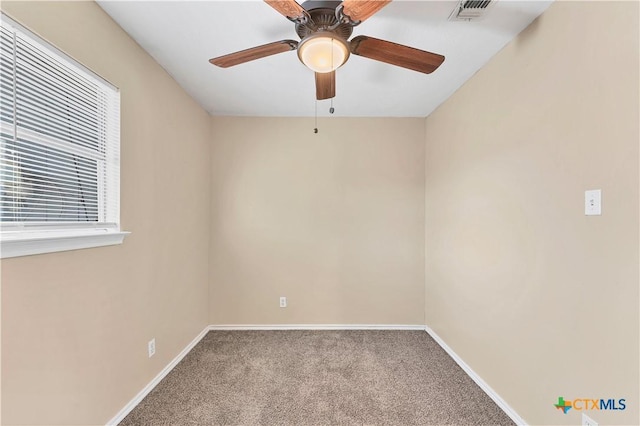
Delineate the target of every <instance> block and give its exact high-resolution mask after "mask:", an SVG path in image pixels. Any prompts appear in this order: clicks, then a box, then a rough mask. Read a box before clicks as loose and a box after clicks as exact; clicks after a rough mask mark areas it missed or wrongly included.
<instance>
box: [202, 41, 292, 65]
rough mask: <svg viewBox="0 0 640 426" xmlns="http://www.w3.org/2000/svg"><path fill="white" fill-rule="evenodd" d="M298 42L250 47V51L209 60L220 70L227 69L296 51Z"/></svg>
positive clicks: (278, 42)
mask: <svg viewBox="0 0 640 426" xmlns="http://www.w3.org/2000/svg"><path fill="white" fill-rule="evenodd" d="M297 47H298V42H297V41H294V40H280V41H275V42H273V43H269V44H263V45H262V46H257V47H252V48H251V49H246V50H241V51H240V52H235V53H229V54H228V55H224V56H218V57H217V58H213V59H209V62H211V63H212V64H213V65H217V66H219V67H221V68H229V67H232V66H234V65H238V64H243V63H245V62H249V61H253V60H255V59H260V58H264V57H266V56H271V55H275V54H277V53H284V52H288V51H290V50H296V48H297Z"/></svg>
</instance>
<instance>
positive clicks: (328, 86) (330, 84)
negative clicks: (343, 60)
mask: <svg viewBox="0 0 640 426" xmlns="http://www.w3.org/2000/svg"><path fill="white" fill-rule="evenodd" d="M335 96H336V72H335V71H331V72H324V73H319V72H317V73H316V99H317V100H319V101H321V100H323V99H330V98H333V97H335Z"/></svg>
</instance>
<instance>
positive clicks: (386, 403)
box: [121, 331, 513, 425]
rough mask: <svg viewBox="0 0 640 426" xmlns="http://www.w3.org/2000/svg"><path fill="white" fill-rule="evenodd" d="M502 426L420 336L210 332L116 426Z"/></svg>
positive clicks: (498, 415) (490, 405)
mask: <svg viewBox="0 0 640 426" xmlns="http://www.w3.org/2000/svg"><path fill="white" fill-rule="evenodd" d="M214 424H215V425H218V424H219V425H329V424H332V425H333V424H340V425H352V424H368V425H426V424H431V425H445V424H456V425H498V424H505V425H506V424H509V425H511V424H513V423H512V422H511V420H510V419H509V417H507V416H506V415H505V414H504V412H502V411H501V410H500V409H499V408H498V407H497V406H496V405H495V403H494V402H493V401H492V400H491V399H490V398H489V397H488V396H487V395H486V394H485V393H484V392H483V391H482V390H481V389H480V388H479V387H478V386H477V385H476V384H475V383H474V382H473V381H472V380H471V379H470V378H469V377H468V376H467V375H466V374H465V373H464V372H463V371H462V370H461V369H460V368H459V367H458V365H457V364H456V363H455V362H454V361H453V360H452V359H451V358H450V357H449V356H448V355H447V354H446V353H445V352H444V351H443V350H442V349H441V348H440V346H438V344H437V343H436V342H435V341H434V340H433V339H432V338H431V337H430V336H429V335H428V334H427V333H425V332H424V331H212V332H209V334H207V335H206V336H205V338H204V339H203V340H202V341H201V342H200V343H199V344H198V345H197V346H196V347H195V348H194V349H193V350H192V351H191V352H190V353H189V354H188V355H187V356H186V357H185V358H184V360H183V361H182V362H181V363H180V364H178V366H176V368H175V369H174V370H173V371H172V372H171V373H170V374H169V375H168V376H167V377H166V378H165V379H164V380H162V382H160V384H159V385H158V386H157V387H156V388H155V389H154V390H153V391H152V392H151V393H150V394H149V395H148V396H147V397H146V398H145V399H144V400H143V401H142V402H141V403H140V405H138V407H136V408H135V409H134V410H133V411H132V412H131V413H130V414H129V415H128V416H127V417H126V418H125V419H124V420H123V422H122V423H121V425H214Z"/></svg>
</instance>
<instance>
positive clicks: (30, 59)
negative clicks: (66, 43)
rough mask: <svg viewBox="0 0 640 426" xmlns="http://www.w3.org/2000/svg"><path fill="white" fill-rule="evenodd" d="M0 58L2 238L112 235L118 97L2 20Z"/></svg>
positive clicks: (115, 212) (116, 184) (115, 211)
mask: <svg viewBox="0 0 640 426" xmlns="http://www.w3.org/2000/svg"><path fill="white" fill-rule="evenodd" d="M0 54H1V58H0V59H1V61H0V156H1V158H0V209H1V211H0V221H1V222H2V227H3V230H7V229H8V230H11V229H13V228H34V229H37V228H44V229H51V228H53V229H57V228H69V227H71V228H73V227H95V226H99V227H114V228H117V227H118V226H119V225H118V224H119V211H120V208H119V207H120V206H119V198H120V196H119V188H120V178H119V175H120V94H119V91H118V90H117V89H116V88H114V87H113V86H111V85H110V84H108V83H107V82H105V81H104V80H102V79H101V78H100V77H98V76H97V75H95V74H93V73H92V72H90V71H88V70H87V69H86V68H84V67H83V66H81V65H80V64H78V63H76V62H75V61H74V60H73V59H71V58H69V57H67V56H66V55H65V54H63V53H62V52H60V51H58V50H57V49H55V48H54V47H52V46H50V45H48V44H47V43H46V42H44V41H42V40H40V39H39V38H38V37H37V36H35V35H33V34H31V33H29V32H28V31H26V30H25V29H23V28H22V27H20V26H19V25H17V24H15V23H13V22H12V21H10V20H8V19H6V17H5V16H3V17H2V26H1V49H0Z"/></svg>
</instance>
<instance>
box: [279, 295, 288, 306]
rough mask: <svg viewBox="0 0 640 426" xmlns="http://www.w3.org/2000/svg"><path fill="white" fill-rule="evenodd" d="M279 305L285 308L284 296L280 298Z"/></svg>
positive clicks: (285, 300) (285, 299)
mask: <svg viewBox="0 0 640 426" xmlns="http://www.w3.org/2000/svg"><path fill="white" fill-rule="evenodd" d="M280 307H281V308H286V307H287V298H286V297H284V296H283V297H281V298H280Z"/></svg>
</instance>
